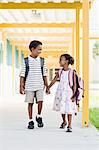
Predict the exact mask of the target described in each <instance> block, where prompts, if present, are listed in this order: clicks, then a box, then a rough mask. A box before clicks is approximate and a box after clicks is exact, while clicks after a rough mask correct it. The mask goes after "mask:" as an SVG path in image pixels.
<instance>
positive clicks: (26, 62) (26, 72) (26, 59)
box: [24, 57, 29, 81]
mask: <svg viewBox="0 0 99 150" xmlns="http://www.w3.org/2000/svg"><path fill="white" fill-rule="evenodd" d="M24 61H25V66H26V70H25V81H26V78H27V76H28V72H29V60H28V57H26V58H24Z"/></svg>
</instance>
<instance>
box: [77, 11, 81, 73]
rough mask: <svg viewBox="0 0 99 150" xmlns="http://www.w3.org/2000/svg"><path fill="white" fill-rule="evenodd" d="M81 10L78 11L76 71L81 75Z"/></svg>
mask: <svg viewBox="0 0 99 150" xmlns="http://www.w3.org/2000/svg"><path fill="white" fill-rule="evenodd" d="M79 67H80V10H79V9H76V70H77V72H78V73H80V69H79Z"/></svg>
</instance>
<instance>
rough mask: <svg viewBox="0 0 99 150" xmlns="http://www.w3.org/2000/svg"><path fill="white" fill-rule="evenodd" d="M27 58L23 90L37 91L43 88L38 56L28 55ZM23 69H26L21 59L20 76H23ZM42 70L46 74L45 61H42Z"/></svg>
mask: <svg viewBox="0 0 99 150" xmlns="http://www.w3.org/2000/svg"><path fill="white" fill-rule="evenodd" d="M28 60H29V72H28V76H27V78H26V83H25V91H37V90H40V89H43V88H44V81H43V77H42V72H41V62H40V57H37V58H33V57H31V56H28ZM25 70H26V67H25V61H23V65H22V69H21V73H20V76H23V77H25ZM43 72H44V76H47V68H46V64H45V61H44V70H43Z"/></svg>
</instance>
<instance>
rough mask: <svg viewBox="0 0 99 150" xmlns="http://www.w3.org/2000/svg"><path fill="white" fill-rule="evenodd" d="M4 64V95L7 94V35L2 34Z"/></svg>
mask: <svg viewBox="0 0 99 150" xmlns="http://www.w3.org/2000/svg"><path fill="white" fill-rule="evenodd" d="M2 47H3V62H2V95H3V96H4V95H5V93H6V89H5V86H6V72H5V71H6V67H7V34H6V32H2Z"/></svg>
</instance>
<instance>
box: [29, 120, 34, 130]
mask: <svg viewBox="0 0 99 150" xmlns="http://www.w3.org/2000/svg"><path fill="white" fill-rule="evenodd" d="M28 129H34V122H33V121H30V122H29V123H28Z"/></svg>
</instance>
